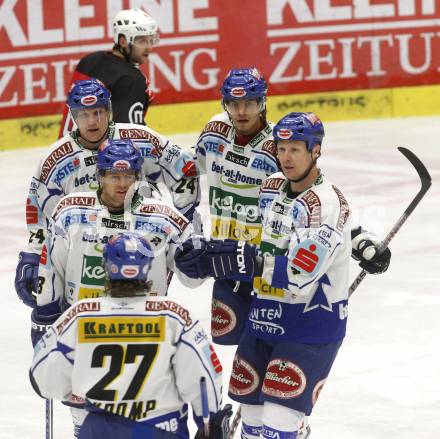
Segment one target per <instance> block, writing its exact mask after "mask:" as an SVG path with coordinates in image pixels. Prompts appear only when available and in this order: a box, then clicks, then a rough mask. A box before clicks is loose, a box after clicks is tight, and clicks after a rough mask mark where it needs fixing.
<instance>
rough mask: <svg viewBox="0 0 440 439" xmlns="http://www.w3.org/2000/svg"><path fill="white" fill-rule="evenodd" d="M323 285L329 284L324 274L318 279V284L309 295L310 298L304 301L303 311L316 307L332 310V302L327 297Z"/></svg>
mask: <svg viewBox="0 0 440 439" xmlns="http://www.w3.org/2000/svg"><path fill="white" fill-rule="evenodd" d="M324 285H329V286H331V283H330V279H329V278H328V276H327V275H326V274H323V275H322V276H321V277H320V278H319V279H318V286H317V287H316V290H315V292H314V293H313V294H312V296H311V297H310V300H309V302H308V303H306V306H305V307H304V311H303V313H306V312H309V311H313V310H314V309H317V308H322V309H325V310H327V311H330V312H333V309H332V304H331V303H330V301H329V300H328V298H327V294H326V292H325V289H324Z"/></svg>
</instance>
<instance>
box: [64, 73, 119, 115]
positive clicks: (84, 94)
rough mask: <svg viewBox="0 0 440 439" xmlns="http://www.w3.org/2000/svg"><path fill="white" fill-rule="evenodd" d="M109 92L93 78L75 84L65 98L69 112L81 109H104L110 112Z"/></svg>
mask: <svg viewBox="0 0 440 439" xmlns="http://www.w3.org/2000/svg"><path fill="white" fill-rule="evenodd" d="M110 97H111V95H110V92H109V91H108V89H107V88H106V87H105V85H104V84H103V83H102V82H101V81H99V80H98V79H95V78H90V79H85V80H83V81H77V82H75V83H74V84H73V85H72V87H71V88H70V91H69V94H68V96H67V105H68V106H69V109H70V111H72V110H79V109H83V108H97V107H104V108H105V109H106V110H107V111H109V112H110V111H111V100H110Z"/></svg>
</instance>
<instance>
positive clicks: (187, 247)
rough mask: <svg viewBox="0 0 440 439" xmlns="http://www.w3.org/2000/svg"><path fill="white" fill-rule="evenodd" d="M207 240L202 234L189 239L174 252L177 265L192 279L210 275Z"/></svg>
mask: <svg viewBox="0 0 440 439" xmlns="http://www.w3.org/2000/svg"><path fill="white" fill-rule="evenodd" d="M206 246H207V241H206V239H205V238H203V237H201V236H197V237H192V238H189V239H187V240H186V241H185V242H184V243H183V244H182V245H181V246H180V247H178V248H177V250H176V253H175V254H174V261H175V263H176V267H177V268H178V270H179V271H181V272H182V273H183V274H185V275H186V276H188V277H190V278H192V279H204V278H205V277H208V267H207V262H206V260H205V259H204V258H206Z"/></svg>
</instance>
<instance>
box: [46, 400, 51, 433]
mask: <svg viewBox="0 0 440 439" xmlns="http://www.w3.org/2000/svg"><path fill="white" fill-rule="evenodd" d="M52 438H53V401H52V399H46V439H52Z"/></svg>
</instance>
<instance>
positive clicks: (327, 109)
mask: <svg viewBox="0 0 440 439" xmlns="http://www.w3.org/2000/svg"><path fill="white" fill-rule="evenodd" d="M267 108H268V119H269V120H271V121H274V122H276V121H277V120H278V119H280V118H281V117H282V116H283V115H285V114H287V113H289V112H292V111H313V112H315V113H317V114H318V115H319V116H320V117H321V119H322V120H323V121H324V122H328V121H344V120H347V121H350V120H360V119H382V118H394V117H408V116H430V115H436V114H440V85H426V86H417V87H399V88H384V89H374V90H352V91H338V92H329V93H313V94H310V93H306V94H294V95H284V96H270V97H269V99H268V102H267ZM221 111H222V109H221V106H220V101H219V100H215V101H203V102H191V103H182V104H167V105H156V106H152V107H151V108H150V110H149V112H148V117H147V120H148V125H149V126H150V127H151V128H153V129H155V130H156V131H158V132H160V133H162V134H168V135H169V134H173V133H188V132H200V131H201V130H202V129H203V127H204V125H205V124H206V122H207V121H208V120H209V119H210V118H211V117H212V116H213V115H214V114H217V113H219V112H221ZM60 121H61V115H50V116H34V117H29V118H20V119H6V120H0V150H5V149H18V148H28V147H37V146H45V145H50V144H51V143H53V142H54V141H55V140H56V139H57V136H58V131H59V124H60ZM194 140H195V139H194Z"/></svg>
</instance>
